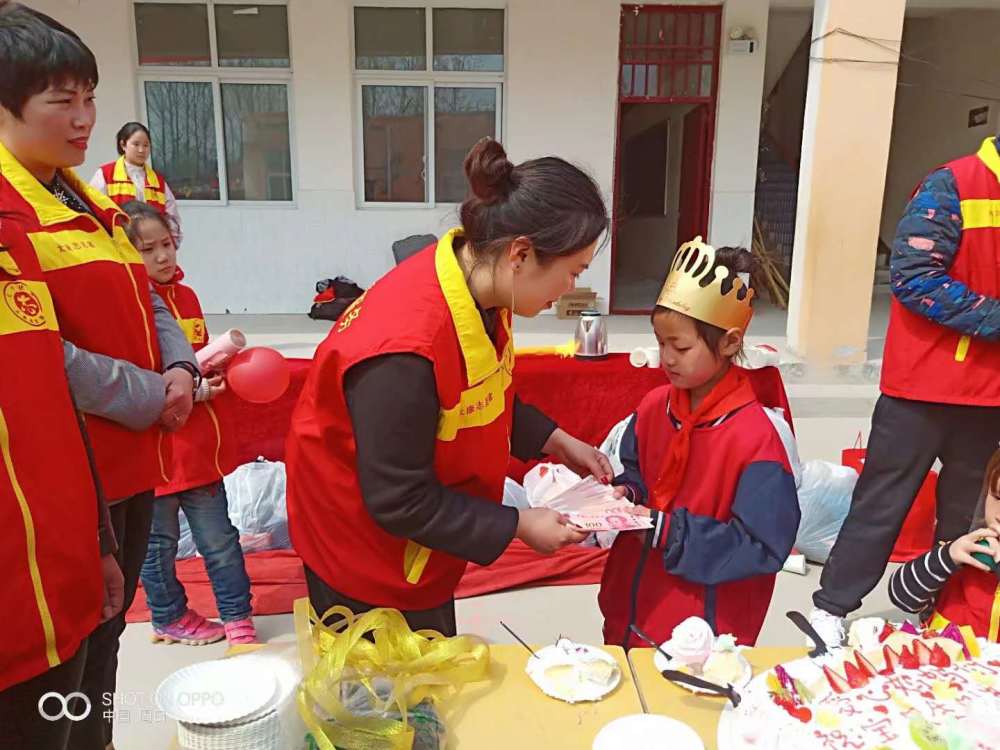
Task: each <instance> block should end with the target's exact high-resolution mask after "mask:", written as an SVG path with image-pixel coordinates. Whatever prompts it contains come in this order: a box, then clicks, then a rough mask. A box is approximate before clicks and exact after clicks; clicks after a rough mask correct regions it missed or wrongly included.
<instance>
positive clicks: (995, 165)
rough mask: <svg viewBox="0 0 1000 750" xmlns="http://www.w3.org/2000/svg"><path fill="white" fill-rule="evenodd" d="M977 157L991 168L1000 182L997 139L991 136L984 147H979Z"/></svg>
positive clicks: (999, 158)
mask: <svg viewBox="0 0 1000 750" xmlns="http://www.w3.org/2000/svg"><path fill="white" fill-rule="evenodd" d="M977 156H978V157H979V158H980V160H982V162H983V164H985V165H986V166H987V167H989V169H990V171H991V172H992V173H993V174H994V175H995V176H996V178H997V179H998V180H1000V154H998V153H997V139H996V138H994V137H993V136H990V137H989V138H987V139H986V140H985V141H983V145H982V146H980V147H979V153H978V154H977Z"/></svg>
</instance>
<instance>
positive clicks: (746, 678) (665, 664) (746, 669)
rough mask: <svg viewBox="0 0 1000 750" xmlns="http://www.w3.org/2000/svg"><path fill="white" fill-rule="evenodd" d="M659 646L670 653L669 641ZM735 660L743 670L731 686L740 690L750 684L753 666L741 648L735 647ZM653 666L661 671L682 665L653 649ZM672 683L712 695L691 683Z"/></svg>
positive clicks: (694, 691) (710, 692)
mask: <svg viewBox="0 0 1000 750" xmlns="http://www.w3.org/2000/svg"><path fill="white" fill-rule="evenodd" d="M660 648H662V649H663V650H664V651H666V652H667V653H668V654H669V653H670V641H667V642H666V643H664V644H663V645H662V646H660ZM736 660H737V661H738V662H739V663H740V665H742V667H743V671H742V672H741V673H740V676H739V678H738V679H737V680H736V681H735V682H734V683H733V687H734V688H736V689H737V690H742V689H743V688H745V687H746V686H747V685H749V684H750V680H752V679H753V667H751V666H750V662H748V661H747V660H746V657H744V656H743V649H742V648H737V651H736ZM653 666H655V667H656V669H657V671H659V672H662V671H663V670H664V669H677V668H678V667H680V666H683V665H681V664H678V663H676V662H675V661H674V660H673V659H671V660H670V661H667V660H666V659H665V658H664V657H663V654H661V653H660V652H659V651H654V652H653ZM695 676H696V677H700V676H701V675H695ZM705 679H708V678H705ZM674 684H677V685H679V687H682V688H684V689H685V690H690V691H691V692H692V693H699V694H705V695H709V694H711V695H714V693H712V691H711V690H704V689H703V688H698V687H693V686H691V685H682V684H680V683H674Z"/></svg>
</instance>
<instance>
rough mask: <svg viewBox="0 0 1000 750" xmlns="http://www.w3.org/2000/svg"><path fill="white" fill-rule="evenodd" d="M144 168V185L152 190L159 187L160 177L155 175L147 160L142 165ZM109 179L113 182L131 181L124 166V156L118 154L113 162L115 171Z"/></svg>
mask: <svg viewBox="0 0 1000 750" xmlns="http://www.w3.org/2000/svg"><path fill="white" fill-rule="evenodd" d="M143 166H144V167H145V169H146V187H147V188H150V189H152V190H159V189H160V179H159V178H158V177H157V176H156V172H154V171H153V168H152V167H151V166H149V162H148V161H147V162H146V163H145V164H144V165H143ZM111 180H112V181H113V182H128V183H131V182H132V178H131V177H129V176H128V169H127V168H126V167H125V157H124V156H119V157H118V160H117V161H116V162H115V171H114V173H113V174H112V175H111Z"/></svg>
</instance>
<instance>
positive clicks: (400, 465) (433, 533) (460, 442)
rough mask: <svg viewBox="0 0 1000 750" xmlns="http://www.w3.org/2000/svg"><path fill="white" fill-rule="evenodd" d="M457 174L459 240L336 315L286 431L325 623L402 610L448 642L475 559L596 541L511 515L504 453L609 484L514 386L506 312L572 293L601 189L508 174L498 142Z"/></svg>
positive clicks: (542, 518)
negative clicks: (549, 460)
mask: <svg viewBox="0 0 1000 750" xmlns="http://www.w3.org/2000/svg"><path fill="white" fill-rule="evenodd" d="M465 173H466V176H467V177H468V180H469V197H468V198H467V199H466V200H465V202H464V203H463V204H462V207H461V212H460V213H461V219H462V226H461V227H460V228H456V229H453V230H451V231H450V232H448V233H447V234H446V235H445V236H444V237H443V238H442V239H441V241H440V242H438V243H436V244H435V245H431V246H429V247H427V248H425V249H424V250H422V251H421V252H418V253H417V254H416V255H414V256H412V257H410V258H408V259H407V260H406V261H405V262H403V263H401V264H400V265H399V266H397V267H396V268H395V269H394V270H392V271H390V272H389V273H388V274H387V275H386V276H384V277H383V278H382V279H380V280H379V281H378V282H376V284H375V285H374V286H373V287H372V288H371V289H369V290H368V292H366V293H365V294H364V295H363V296H362V297H360V298H358V300H357V301H356V302H355V303H354V304H353V305H352V306H351V307H349V308H348V309H347V310H345V311H344V314H343V315H342V316H341V317H340V319H339V321H338V322H337V323H335V324H334V326H333V329H332V330H331V332H330V335H329V336H328V337H327V339H326V340H325V341H324V342H323V343H322V344H321V345H320V347H319V349H318V350H317V351H316V356H315V358H314V359H313V365H312V369H311V370H310V372H309V377H308V379H307V380H306V384H305V387H304V389H303V392H302V397H301V400H300V401H299V404H298V407H297V408H296V410H295V413H294V415H293V417H292V424H291V431H290V434H289V438H288V450H287V456H286V458H287V467H288V521H289V528H290V530H291V536H292V543H293V544H294V545H295V549H296V550H297V551H298V552H299V554H300V555H301V557H302V560H303V563H304V564H305V574H306V584H307V586H308V588H309V599H310V601H311V603H312V605H313V607H314V608H315V609H316V611H317V613H318V614H320V615H322V614H323V612H325V611H326V610H327V609H329V608H330V607H332V606H334V605H342V606H346V607H348V608H349V609H351V610H353V611H354V612H355V614H359V613H361V612H363V611H366V610H369V609H372V608H374V607H392V608H395V609H399V610H401V611H402V612H403V614H404V615H405V616H406V619H407V622H408V623H409V625H410V627H412V628H414V629H416V628H431V629H434V630H437V631H439V632H442V633H444V634H446V635H454V634H455V630H456V627H455V603H454V597H455V587H456V586H457V585H458V581H459V579H460V578H461V577H462V573H463V572H464V570H465V566H466V561H468V560H472V561H473V562H476V563H479V564H480V565H488V564H490V563H491V562H493V561H494V560H495V559H496V558H497V557H499V556H500V554H501V553H502V552H503V551H504V549H505V548H506V547H507V545H508V544H510V542H511V541H512V540H513V539H514V538H515V537H516V538H518V539H521V540H522V541H523V542H524V543H526V544H528V545H529V546H531V547H532V548H534V549H535V550H537V551H539V552H543V553H551V552H554V551H555V550H557V549H559V548H560V547H563V546H565V545H567V544H573V543H576V542H580V541H582V540H583V539H584V538H585V536H586V532H582V531H580V530H578V529H575V528H573V527H571V526H569V525H568V521H567V520H566V518H565V517H563V516H562V515H560V514H559V513H556V512H555V511H552V510H549V509H542V508H534V509H529V510H522V511H518V510H516V509H514V508H508V507H505V506H503V505H501V499H502V497H503V486H504V477H505V475H506V472H507V464H508V462H509V460H510V456H511V454H512V453H513V454H514V455H516V456H518V457H519V458H522V459H532V458H535V457H540V456H541V455H542V454H551V455H554V456H555V457H556V458H558V459H559V460H561V461H562V462H563V463H566V464H568V465H570V466H571V467H575V469H576V470H577V471H582V472H584V473H587V474H593V475H594V476H597V477H599V478H602V479H605V480H606V481H610V480H611V478H612V472H611V465H610V463H609V462H608V459H607V457H606V456H604V455H603V454H601V453H600V452H599V451H597V449H595V448H593V447H591V446H588V445H586V444H585V443H583V442H581V441H580V440H577V439H575V438H573V437H570V436H569V435H568V434H566V433H565V432H563V431H562V430H560V429H558V428H557V427H556V425H555V424H554V423H553V422H552V421H551V420H549V419H548V418H547V417H545V416H544V415H543V414H541V412H539V411H537V410H535V409H533V408H532V407H530V406H528V405H526V404H523V403H522V402H521V401H519V400H518V399H517V397H516V395H515V393H514V387H513V378H512V371H513V367H514V350H513V342H512V338H511V337H512V334H511V314H512V313H517V314H518V315H522V316H526V317H533V316H535V315H537V314H538V313H540V312H541V311H542V310H543V309H545V308H548V307H551V306H552V304H553V303H554V302H555V301H556V299H558V297H560V296H561V295H562V294H564V293H565V292H568V291H569V290H570V289H572V288H573V284H574V282H575V279H576V278H577V277H578V276H579V275H580V274H581V273H583V271H584V270H585V269H586V268H587V266H588V264H589V263H590V261H591V259H592V258H593V256H594V251H595V249H596V248H597V243H598V240H599V239H600V237H601V236H602V235H604V233H605V231H606V229H607V224H608V217H607V212H606V209H605V207H604V202H603V200H602V199H601V194H600V191H599V190H598V188H597V185H595V184H594V181H593V180H592V179H591V178H590V177H588V176H587V175H586V174H584V173H583V172H581V171H580V170H579V169H577V168H576V167H574V166H573V165H571V164H568V163H567V162H565V161H563V160H562V159H557V158H555V157H546V158H542V159H534V160H532V161H527V162H524V163H523V164H518V165H517V166H515V165H514V164H512V163H511V162H510V161H509V160H508V159H507V155H506V153H504V150H503V147H502V146H500V144H498V143H497V142H496V141H492V140H490V139H484V140H483V141H481V142H480V143H478V144H477V145H476V146H474V147H473V149H472V151H470V152H469V154H468V156H467V157H466V159H465Z"/></svg>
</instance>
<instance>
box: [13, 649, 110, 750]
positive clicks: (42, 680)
mask: <svg viewBox="0 0 1000 750" xmlns="http://www.w3.org/2000/svg"><path fill="white" fill-rule="evenodd" d="M12 637H16V636H12ZM86 659H87V641H84V642H83V643H81V644H80V648H79V649H78V650H77V652H76V654H74V656H73V658H72V659H69V660H68V661H65V662H63V663H62V664H60V665H59V666H57V667H53V668H52V669H50V670H48V671H47V672H43V673H42V674H40V675H38V676H37V677H33V678H31V679H30V680H25V681H24V682H19V683H17V684H16V685H12V686H10V687H9V688H7V689H6V690H4V691H3V692H0V748H4V750H38V749H40V748H45V750H65V748H66V743H67V742H68V741H69V733H70V728H71V727H72V726H73V723H74V722H72V721H71V720H70V719H69V718H68V717H67V716H66V715H65V713H64V712H68V713H69V715H71V716H82V715H83V714H84V713H86V711H87V705H86V702H85V701H83V700H81V699H79V698H72V699H70V700H68V701H67V702H66V703H65V704H64V703H63V701H62V700H61V699H60V698H56V697H47V698H46V699H45V701H43V702H41V706H39V702H40V699H41V698H42V697H43V696H45V694H46V693H58V694H59V696H60V697H61V698H66V697H67V696H69V695H70V694H71V693H76V692H79V690H80V683H81V681H82V680H83V666H84V663H85V661H86ZM100 711H101V708H100V706H99V705H92V706H91V707H90V713H97V714H98V715H100ZM43 712H44V713H45V714H46V715H47V716H49V717H50V718H48V719H47V718H45V716H43V715H42V713H43ZM55 717H59V718H55ZM92 747H93V750H102V748H103V747H104V744H103V743H101V744H97V745H93V746H92Z"/></svg>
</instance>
